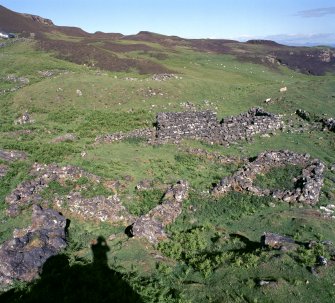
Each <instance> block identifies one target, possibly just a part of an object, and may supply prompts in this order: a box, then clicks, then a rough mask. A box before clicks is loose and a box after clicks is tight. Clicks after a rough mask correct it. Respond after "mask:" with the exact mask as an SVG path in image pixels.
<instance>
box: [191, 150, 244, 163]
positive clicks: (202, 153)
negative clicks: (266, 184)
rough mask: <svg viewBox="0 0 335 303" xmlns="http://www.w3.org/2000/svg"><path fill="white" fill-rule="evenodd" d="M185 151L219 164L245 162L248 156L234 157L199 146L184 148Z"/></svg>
mask: <svg viewBox="0 0 335 303" xmlns="http://www.w3.org/2000/svg"><path fill="white" fill-rule="evenodd" d="M185 152H186V153H189V154H191V155H195V156H197V157H200V158H205V159H208V160H211V161H214V162H217V163H220V164H231V163H234V164H239V163H247V162H248V158H240V157H234V156H223V155H221V154H220V153H218V152H209V151H207V150H205V149H201V148H187V149H185Z"/></svg>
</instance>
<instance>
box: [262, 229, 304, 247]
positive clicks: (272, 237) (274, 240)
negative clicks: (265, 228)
mask: <svg viewBox="0 0 335 303" xmlns="http://www.w3.org/2000/svg"><path fill="white" fill-rule="evenodd" d="M261 245H262V246H263V247H270V248H274V249H280V250H285V251H287V250H294V249H296V248H297V247H298V245H296V244H295V241H294V240H293V239H292V238H290V237H287V236H283V235H279V234H275V233H271V232H266V233H264V234H263V236H262V237H261Z"/></svg>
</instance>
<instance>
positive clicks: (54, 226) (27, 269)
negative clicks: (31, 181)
mask: <svg viewBox="0 0 335 303" xmlns="http://www.w3.org/2000/svg"><path fill="white" fill-rule="evenodd" d="M65 228H66V219H65V218H64V217H63V216H62V215H60V214H59V213H58V212H57V211H55V210H52V209H42V208H41V207H40V206H37V205H34V206H33V214H32V224H31V226H30V227H28V228H26V229H22V230H15V231H14V233H13V238H12V239H11V240H8V241H6V242H4V243H3V244H2V245H1V246H0V285H1V286H3V287H4V286H7V285H10V284H12V283H13V282H14V281H15V280H19V281H31V280H33V279H34V278H36V277H37V276H38V274H39V272H40V270H41V269H42V267H43V264H44V263H45V261H46V260H47V259H48V258H50V257H51V256H54V255H56V254H58V253H59V252H60V251H61V250H62V249H63V248H65V247H66V241H65Z"/></svg>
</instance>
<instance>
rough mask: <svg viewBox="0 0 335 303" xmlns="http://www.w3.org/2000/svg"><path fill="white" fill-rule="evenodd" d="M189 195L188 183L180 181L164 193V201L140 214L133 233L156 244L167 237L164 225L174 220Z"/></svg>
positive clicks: (132, 228) (133, 227) (132, 230)
mask: <svg viewBox="0 0 335 303" xmlns="http://www.w3.org/2000/svg"><path fill="white" fill-rule="evenodd" d="M187 196H188V183H187V182H186V181H179V182H178V183H177V184H175V185H174V186H171V188H170V189H168V190H167V192H166V193H165V195H164V198H163V202H162V203H161V204H160V205H158V206H156V207H155V208H153V209H152V210H151V211H150V212H149V213H147V214H146V215H143V216H140V217H139V218H138V219H137V220H136V221H135V222H134V224H133V225H132V226H131V234H132V235H133V236H135V237H142V238H146V239H147V240H148V241H149V242H150V243H152V244H156V243H158V242H159V241H160V240H163V239H165V238H166V237H167V236H166V233H165V230H164V227H165V226H166V225H168V224H171V223H172V222H174V221H175V220H176V219H177V217H178V216H179V215H180V214H181V212H182V202H183V201H184V200H185V199H186V198H187Z"/></svg>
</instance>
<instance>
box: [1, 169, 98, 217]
mask: <svg viewBox="0 0 335 303" xmlns="http://www.w3.org/2000/svg"><path fill="white" fill-rule="evenodd" d="M30 174H31V175H32V176H33V177H35V178H34V179H32V180H28V181H24V182H23V183H21V184H19V185H18V186H17V187H16V189H15V190H14V191H13V192H12V193H11V194H10V195H8V196H7V197H6V198H5V202H6V203H7V204H8V208H7V210H6V212H7V215H9V216H17V215H18V214H20V212H21V209H22V208H25V207H28V206H30V205H32V204H39V203H43V198H42V196H41V193H42V191H43V189H45V188H47V187H48V184H49V183H50V182H51V181H58V182H59V183H61V184H64V183H65V181H66V180H69V181H72V182H75V181H76V180H78V179H79V178H81V177H87V178H88V179H89V180H90V181H92V182H95V183H97V182H100V179H99V177H97V176H95V175H93V174H89V173H87V172H85V171H83V170H82V169H80V168H77V167H74V166H70V165H68V166H64V167H61V166H58V165H55V164H51V165H43V164H37V163H35V164H34V165H33V168H32V170H31V173H30Z"/></svg>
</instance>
